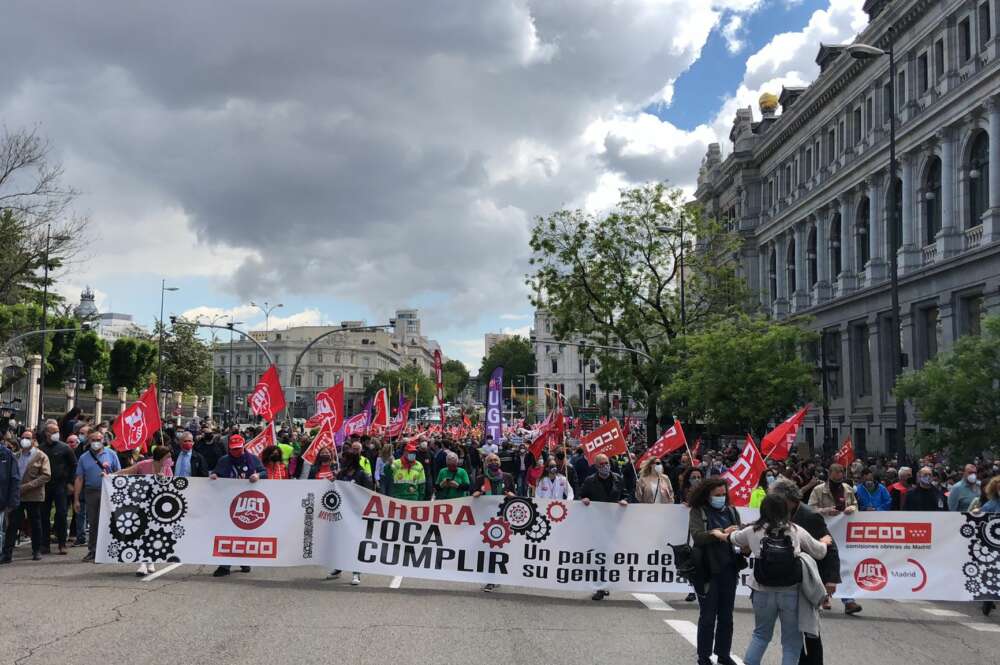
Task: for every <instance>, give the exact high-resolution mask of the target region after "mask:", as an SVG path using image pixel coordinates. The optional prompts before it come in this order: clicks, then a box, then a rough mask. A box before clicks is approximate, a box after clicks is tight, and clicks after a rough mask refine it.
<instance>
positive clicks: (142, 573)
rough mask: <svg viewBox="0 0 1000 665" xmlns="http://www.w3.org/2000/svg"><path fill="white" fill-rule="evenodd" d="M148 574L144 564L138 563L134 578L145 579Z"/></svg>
mask: <svg viewBox="0 0 1000 665" xmlns="http://www.w3.org/2000/svg"><path fill="white" fill-rule="evenodd" d="M148 572H149V570H148V569H147V568H146V564H144V563H140V564H139V570H137V571H135V576H136V577H145V576H146V573H148Z"/></svg>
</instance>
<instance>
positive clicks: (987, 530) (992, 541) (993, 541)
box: [980, 519, 1000, 550]
mask: <svg viewBox="0 0 1000 665" xmlns="http://www.w3.org/2000/svg"><path fill="white" fill-rule="evenodd" d="M980 537H981V538H982V540H983V543H984V544H985V545H988V546H989V547H991V548H993V549H995V550H1000V519H991V520H989V521H988V522H984V523H983V525H982V527H981V531H980Z"/></svg>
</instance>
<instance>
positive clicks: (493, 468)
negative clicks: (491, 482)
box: [486, 464, 500, 475]
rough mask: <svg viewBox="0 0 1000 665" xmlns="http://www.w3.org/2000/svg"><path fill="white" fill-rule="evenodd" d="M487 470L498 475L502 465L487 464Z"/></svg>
mask: <svg viewBox="0 0 1000 665" xmlns="http://www.w3.org/2000/svg"><path fill="white" fill-rule="evenodd" d="M486 470H487V471H489V472H490V473H491V474H493V475H496V472H497V471H499V470H500V465H499V464H487V465H486Z"/></svg>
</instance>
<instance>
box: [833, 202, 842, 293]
mask: <svg viewBox="0 0 1000 665" xmlns="http://www.w3.org/2000/svg"><path fill="white" fill-rule="evenodd" d="M830 269H831V271H832V273H833V276H834V277H836V276H837V275H839V274H840V273H841V271H842V270H843V266H841V265H840V213H839V212H838V213H834V215H833V219H832V220H831V221H830Z"/></svg>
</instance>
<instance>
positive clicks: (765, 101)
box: [757, 92, 778, 113]
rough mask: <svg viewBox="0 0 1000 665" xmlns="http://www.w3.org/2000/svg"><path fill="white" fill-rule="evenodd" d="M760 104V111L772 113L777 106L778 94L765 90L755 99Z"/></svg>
mask: <svg viewBox="0 0 1000 665" xmlns="http://www.w3.org/2000/svg"><path fill="white" fill-rule="evenodd" d="M757 103H758V104H759V105H760V112H761V113H774V111H775V109H777V108H778V96H777V95H775V94H772V93H770V92H765V93H764V94H763V95H761V96H760V99H758V100H757Z"/></svg>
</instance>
